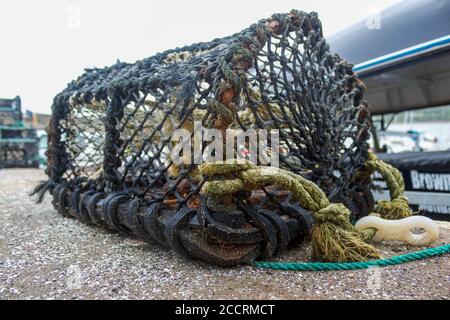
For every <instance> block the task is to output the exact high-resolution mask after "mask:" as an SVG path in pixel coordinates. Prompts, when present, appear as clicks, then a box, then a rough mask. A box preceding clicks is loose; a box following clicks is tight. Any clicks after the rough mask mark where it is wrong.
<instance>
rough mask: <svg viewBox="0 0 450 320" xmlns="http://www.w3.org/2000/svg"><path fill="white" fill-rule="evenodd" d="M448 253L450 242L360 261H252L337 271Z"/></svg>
mask: <svg viewBox="0 0 450 320" xmlns="http://www.w3.org/2000/svg"><path fill="white" fill-rule="evenodd" d="M448 253H450V244H446V245H442V246H439V247H436V248H428V249H425V250H420V251H416V252H411V253H406V254H403V255H400V256H396V257H391V258H386V259H377V260H369V261H362V262H341V263H336V262H254V263H253V265H254V266H255V267H257V268H263V269H273V270H284V271H339V270H359V269H367V268H370V267H386V266H393V265H397V264H402V263H406V262H412V261H417V260H423V259H426V258H430V257H435V256H440V255H444V254H448Z"/></svg>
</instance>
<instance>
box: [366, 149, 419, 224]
mask: <svg viewBox="0 0 450 320" xmlns="http://www.w3.org/2000/svg"><path fill="white" fill-rule="evenodd" d="M375 171H378V172H379V173H380V174H381V175H382V177H383V178H384V180H385V181H386V184H387V186H388V188H389V195H390V198H391V201H385V200H380V201H378V202H377V205H376V206H375V213H379V214H380V216H381V217H382V218H384V219H390V220H396V219H402V218H406V217H409V216H411V215H412V212H411V209H410V208H409V204H408V199H407V198H406V197H405V195H404V192H405V182H404V180H403V177H402V174H401V173H400V171H398V170H397V169H396V168H394V167H393V166H391V165H390V164H387V163H385V162H384V161H381V160H380V159H378V158H377V156H376V155H375V154H373V153H372V152H369V154H368V159H367V161H366V163H365V168H364V169H363V171H362V175H364V176H370V175H372V174H373V173H374V172H375Z"/></svg>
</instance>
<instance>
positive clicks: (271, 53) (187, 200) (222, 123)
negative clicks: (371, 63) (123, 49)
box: [41, 11, 373, 265]
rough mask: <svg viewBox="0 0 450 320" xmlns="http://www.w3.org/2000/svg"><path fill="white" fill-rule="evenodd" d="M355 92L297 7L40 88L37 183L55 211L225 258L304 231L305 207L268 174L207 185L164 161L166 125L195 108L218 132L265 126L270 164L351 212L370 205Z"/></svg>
mask: <svg viewBox="0 0 450 320" xmlns="http://www.w3.org/2000/svg"><path fill="white" fill-rule="evenodd" d="M363 91H364V89H363V84H362V83H361V82H360V81H359V80H358V79H357V78H356V76H355V74H354V73H353V72H352V66H351V65H349V64H347V63H346V62H345V61H343V60H342V59H341V58H339V56H337V55H335V54H332V53H331V52H330V50H329V47H328V45H327V43H326V41H325V39H324V37H323V35H322V27H321V23H320V21H319V20H318V18H317V14H315V13H310V14H307V13H304V12H300V11H292V12H291V13H290V14H275V15H273V16H272V17H271V18H269V19H265V20H261V21H259V22H258V23H257V24H254V25H252V26H251V27H250V28H248V29H245V30H243V31H242V32H240V33H237V34H235V35H233V36H230V37H227V38H222V39H216V40H213V41H211V42H207V43H198V44H194V45H191V46H187V47H183V48H177V49H174V50H169V51H165V52H163V53H159V54H157V55H155V56H153V57H150V58H147V59H144V60H142V61H138V62H137V63H135V64H127V63H122V62H118V63H116V64H115V65H113V66H111V67H109V68H104V69H89V70H86V73H85V74H84V75H82V76H81V77H79V78H78V79H77V80H75V81H73V82H72V83H70V84H69V85H68V87H67V89H65V90H64V91H63V92H61V93H60V94H59V95H57V96H56V97H55V99H54V104H53V107H52V111H53V115H52V119H51V123H50V126H49V128H48V134H49V136H48V137H49V149H48V168H47V174H48V175H49V178H50V179H49V181H48V182H47V183H46V184H45V185H42V186H41V189H42V190H44V191H45V190H50V191H51V192H52V194H53V196H54V205H55V207H56V208H57V209H58V210H59V211H60V212H61V213H63V214H64V215H68V216H74V217H76V218H79V219H81V220H82V221H85V222H88V223H93V224H96V225H101V226H106V227H109V228H111V229H113V230H117V231H121V232H125V233H131V234H135V235H137V236H139V237H141V238H143V239H145V240H149V241H150V240H152V241H157V242H160V243H162V244H163V245H166V246H169V247H171V248H173V249H175V250H177V251H179V252H182V253H183V254H186V255H189V256H192V257H197V258H202V259H204V260H207V261H210V262H213V263H218V264H222V265H232V264H237V263H242V262H246V261H250V260H252V259H255V258H257V257H261V256H271V255H273V254H274V253H275V252H278V251H281V250H283V249H285V248H286V246H287V244H289V243H300V242H301V241H300V240H302V239H304V238H305V237H308V235H309V232H310V228H311V224H312V219H311V216H310V214H309V212H308V211H307V210H305V209H304V208H302V207H301V206H300V205H299V203H298V201H294V200H293V199H292V196H291V195H290V192H289V191H286V190H281V189H282V188H276V187H274V186H267V187H261V188H257V190H253V191H252V192H239V193H238V194H234V195H231V196H230V195H227V196H224V197H215V198H214V197H209V196H208V195H207V194H205V193H204V192H201V189H202V186H203V185H204V183H205V181H206V180H209V179H210V178H205V177H204V176H205V175H202V173H201V172H200V170H199V166H198V165H190V164H187V162H188V161H186V164H181V165H175V164H174V163H173V161H172V159H171V156H170V153H171V150H172V148H173V146H174V145H173V142H171V137H172V133H173V131H174V130H175V129H177V128H184V129H186V130H188V131H189V132H193V126H194V122H195V121H201V122H202V124H203V126H204V127H206V128H215V129H218V130H220V131H222V132H225V130H226V129H230V128H233V129H244V130H246V129H255V130H258V129H278V130H279V136H280V145H279V155H280V167H281V168H282V169H285V170H287V171H289V172H291V173H295V174H298V175H301V176H303V177H305V178H307V179H309V180H311V181H313V182H315V183H316V184H317V185H318V186H319V187H320V188H321V189H322V190H323V191H324V192H325V194H326V195H327V196H328V198H329V199H330V200H331V201H335V202H343V203H344V204H345V205H346V206H347V207H348V208H349V209H350V210H351V211H352V214H353V216H354V217H356V216H362V215H366V214H367V213H368V212H369V211H370V210H372V209H373V203H372V202H373V201H372V200H371V194H370V191H369V190H368V185H369V183H368V181H367V179H366V180H364V179H363V180H361V179H359V180H358V182H356V180H355V179H354V177H355V173H356V172H357V171H358V170H359V169H360V168H361V167H362V166H363V164H364V162H365V161H366V159H367V152H368V145H367V139H368V119H369V115H368V111H367V108H366V104H365V102H364V101H363ZM202 147H203V148H204V147H205V144H204V145H203V146H202ZM236 152H237V151H236ZM185 160H187V159H185Z"/></svg>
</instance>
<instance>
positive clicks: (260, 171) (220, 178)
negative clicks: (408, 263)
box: [200, 160, 380, 262]
mask: <svg viewBox="0 0 450 320" xmlns="http://www.w3.org/2000/svg"><path fill="white" fill-rule="evenodd" d="M200 171H201V173H202V174H203V175H204V176H206V177H208V178H209V179H213V180H212V181H208V182H206V183H205V184H204V186H203V189H202V190H203V192H204V193H206V194H207V195H209V196H212V197H215V198H217V197H221V196H224V195H225V194H232V193H236V192H239V191H253V190H257V189H259V188H261V187H264V186H267V185H275V186H277V187H280V188H283V189H285V190H288V191H290V192H291V193H292V198H293V200H295V201H298V202H299V203H300V205H301V206H302V207H303V208H304V209H307V210H310V211H312V212H313V216H314V219H315V220H316V223H315V224H314V226H313V230H312V244H313V256H314V258H315V259H318V260H321V261H333V262H344V261H366V260H368V259H374V258H380V255H379V253H378V251H377V250H376V249H375V248H374V247H373V246H371V245H369V244H367V243H366V242H365V241H364V239H365V236H364V235H363V234H361V233H359V232H358V231H357V230H356V229H355V227H354V226H353V225H352V224H351V223H350V222H349V218H350V210H349V209H347V208H346V207H345V206H344V205H343V204H340V203H330V202H329V201H328V198H327V197H326V195H325V193H324V192H323V191H322V190H321V189H320V188H319V187H318V186H317V185H316V184H315V183H314V182H312V181H309V180H307V179H305V178H303V177H302V176H299V175H296V174H294V173H291V172H289V171H285V170H283V169H279V168H274V167H260V166H256V165H255V164H253V163H251V162H249V161H239V160H232V161H219V162H214V163H209V164H203V165H202V166H201V167H200Z"/></svg>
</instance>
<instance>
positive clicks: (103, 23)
mask: <svg viewBox="0 0 450 320" xmlns="http://www.w3.org/2000/svg"><path fill="white" fill-rule="evenodd" d="M396 2H398V0H339V1H332V0H308V1H306V0H295V1H294V0H225V1H222V0H220V1H218V0H191V1H189V0H184V1H183V0H158V1H152V0H123V1H113V0H71V1H68V0H58V1H55V0H39V1H36V0H1V2H0V12H1V18H0V43H1V51H0V97H4V98H12V97H14V96H16V95H20V96H21V97H22V102H23V107H24V109H30V110H33V111H36V112H45V113H48V112H50V105H51V102H52V99H53V96H54V95H56V94H57V93H58V92H59V91H61V90H63V89H64V88H65V86H66V84H67V83H68V82H70V81H71V80H72V79H74V78H75V77H77V76H78V75H80V74H81V73H82V72H83V69H84V68H86V67H93V66H96V67H102V66H106V65H111V64H113V63H114V62H115V61H116V60H117V59H120V60H121V61H126V62H134V61H136V60H139V59H142V58H144V57H148V56H150V55H153V54H154V53H156V52H158V51H163V50H165V49H170V48H173V47H178V46H182V45H186V44H190V43H194V42H199V41H208V40H211V39H213V38H217V37H222V36H226V35H230V34H233V33H235V32H238V31H240V30H241V29H243V28H246V27H247V26H249V25H250V24H252V23H254V22H257V21H258V20H259V19H261V18H266V17H269V16H270V15H271V14H272V13H275V12H288V11H290V10H291V9H293V8H295V9H300V10H304V11H307V12H309V11H316V12H318V13H319V17H320V18H321V20H322V23H323V27H324V33H325V35H326V36H330V35H332V34H334V33H336V32H338V31H340V30H342V29H345V28H346V27H348V26H350V25H351V24H353V23H355V22H358V21H360V20H363V19H364V18H365V17H366V16H368V15H371V14H374V12H376V11H380V10H382V9H384V8H386V7H388V6H390V5H392V4H394V3H396Z"/></svg>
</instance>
